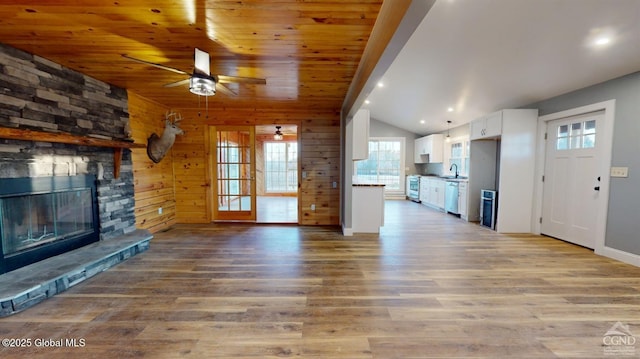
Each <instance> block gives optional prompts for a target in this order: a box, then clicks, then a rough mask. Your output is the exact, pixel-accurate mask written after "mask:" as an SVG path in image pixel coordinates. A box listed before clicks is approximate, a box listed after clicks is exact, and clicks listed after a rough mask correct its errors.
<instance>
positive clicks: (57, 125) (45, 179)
mask: <svg viewBox="0 0 640 359" xmlns="http://www.w3.org/2000/svg"><path fill="white" fill-rule="evenodd" d="M128 122H129V114H128V110H127V92H126V91H125V90H124V89H121V88H118V87H115V86H112V85H109V84H106V83H104V82H101V81H98V80H96V79H94V78H91V77H88V76H86V75H83V74H81V73H78V72H76V71H73V70H70V69H68V68H65V67H63V66H61V65H58V64H56V63H53V62H51V61H49V60H47V59H44V58H41V57H38V56H34V55H31V54H28V53H25V52H23V51H20V50H17V49H15V48H11V47H8V46H5V45H2V44H0V129H1V128H7V129H15V130H28V131H33V133H47V134H65V135H72V136H74V138H75V137H77V138H90V139H100V140H106V141H122V142H126V141H130V140H129V138H128V131H127V128H128ZM30 133H31V132H30ZM114 151H115V150H114V149H113V148H108V147H100V146H91V145H85V144H83V143H79V144H69V143H53V142H48V141H39V140H38V138H34V140H33V141H29V140H24V139H14V138H11V136H3V137H2V138H0V233H1V244H2V246H1V249H2V253H0V254H1V257H0V260H1V262H0V274H2V273H4V272H8V271H11V270H14V269H16V268H18V267H19V266H20V265H26V264H29V263H32V262H34V261H38V260H40V259H44V258H47V257H49V256H51V255H56V254H59V253H60V252H63V251H65V250H72V249H74V248H77V247H79V246H83V245H86V244H88V243H92V242H95V241H98V240H110V239H115V238H118V237H119V236H122V235H125V234H127V233H131V232H133V231H134V230H135V229H136V228H135V215H134V205H135V203H134V187H133V169H132V163H131V151H130V150H129V149H124V150H122V151H121V157H117V160H116V156H114ZM120 158H121V161H120ZM116 162H117V163H116ZM118 170H119V174H118V176H116V175H115V174H116V173H117V172H118ZM47 247H48V249H46V250H45V249H44V248H47ZM21 255H22V257H21Z"/></svg>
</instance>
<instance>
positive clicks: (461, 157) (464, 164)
mask: <svg viewBox="0 0 640 359" xmlns="http://www.w3.org/2000/svg"><path fill="white" fill-rule="evenodd" d="M445 146H446V147H445V148H448V151H446V153H447V154H448V155H449V161H448V166H447V168H445V169H444V170H445V171H448V172H449V173H450V174H451V175H454V174H455V172H456V170H455V168H454V169H453V170H451V171H449V168H451V167H452V166H453V165H454V164H455V165H456V166H457V167H458V174H459V175H461V176H468V175H469V138H468V137H466V136H465V137H458V138H454V139H452V140H451V142H449V143H448V144H446V145H445Z"/></svg>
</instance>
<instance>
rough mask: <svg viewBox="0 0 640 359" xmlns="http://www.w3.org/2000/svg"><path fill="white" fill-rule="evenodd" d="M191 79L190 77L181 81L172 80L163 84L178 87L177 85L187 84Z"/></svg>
mask: <svg viewBox="0 0 640 359" xmlns="http://www.w3.org/2000/svg"><path fill="white" fill-rule="evenodd" d="M189 80H191V79H190V78H188V79H184V80H180V81H176V82H171V83H168V84H164V85H162V86H164V87H176V86H181V85H186V84H188V83H189Z"/></svg>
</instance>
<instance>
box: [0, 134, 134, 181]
mask: <svg viewBox="0 0 640 359" xmlns="http://www.w3.org/2000/svg"><path fill="white" fill-rule="evenodd" d="M0 138H5V139H11V140H23V141H37V142H53V143H65V144H70V145H78V146H90V147H108V148H113V176H114V177H115V178H118V177H120V165H121V163H122V149H124V148H144V147H146V145H144V144H140V143H133V142H128V141H121V140H106V139H102V138H94V137H87V136H76V135H70V134H66V133H55V132H43V131H32V130H25V129H18V128H8V127H0Z"/></svg>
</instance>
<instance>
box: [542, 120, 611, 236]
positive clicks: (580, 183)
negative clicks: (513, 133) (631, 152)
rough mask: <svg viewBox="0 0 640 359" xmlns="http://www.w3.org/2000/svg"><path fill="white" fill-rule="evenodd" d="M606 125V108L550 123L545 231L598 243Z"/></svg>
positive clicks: (547, 146)
mask: <svg viewBox="0 0 640 359" xmlns="http://www.w3.org/2000/svg"><path fill="white" fill-rule="evenodd" d="M603 125H604V111H599V112H594V113H588V114H583V115H578V116H573V117H569V118H563V119H559V120H554V121H549V122H548V123H547V143H546V160H545V173H544V185H543V186H544V188H543V203H542V224H541V233H542V234H545V235H548V236H551V237H555V238H559V239H562V240H565V241H568V242H571V243H575V244H578V245H581V246H584V247H587V248H592V249H593V248H594V247H595V245H596V230H595V229H596V222H597V216H598V207H599V204H598V201H600V200H601V196H600V179H601V177H600V176H602V175H607V174H601V173H598V163H599V161H601V160H602V158H601V157H602V154H601V152H602V147H603V146H602V145H600V146H599V141H598V139H597V137H598V134H600V133H602V130H603ZM602 200H604V198H603V199H602Z"/></svg>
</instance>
